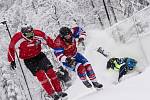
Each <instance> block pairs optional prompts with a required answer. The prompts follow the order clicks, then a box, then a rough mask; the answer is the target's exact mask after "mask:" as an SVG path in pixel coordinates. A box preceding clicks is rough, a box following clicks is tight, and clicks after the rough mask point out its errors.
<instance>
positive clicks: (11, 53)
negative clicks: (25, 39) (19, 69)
mask: <svg viewBox="0 0 150 100" xmlns="http://www.w3.org/2000/svg"><path fill="white" fill-rule="evenodd" d="M20 39H21V33H20V32H18V33H16V34H15V35H14V36H13V37H12V38H11V41H10V44H9V48H8V61H9V62H12V61H15V45H16V43H17V42H18V41H19V40H20Z"/></svg>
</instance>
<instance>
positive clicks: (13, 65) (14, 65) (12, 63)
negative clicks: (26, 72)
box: [10, 61, 16, 70]
mask: <svg viewBox="0 0 150 100" xmlns="http://www.w3.org/2000/svg"><path fill="white" fill-rule="evenodd" d="M10 67H11V69H13V70H15V68H16V63H15V61H12V62H11V64H10Z"/></svg>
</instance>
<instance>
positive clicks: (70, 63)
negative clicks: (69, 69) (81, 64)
mask: <svg viewBox="0 0 150 100" xmlns="http://www.w3.org/2000/svg"><path fill="white" fill-rule="evenodd" d="M66 62H67V63H68V64H69V65H70V66H75V65H76V61H75V59H73V58H71V57H68V58H66Z"/></svg>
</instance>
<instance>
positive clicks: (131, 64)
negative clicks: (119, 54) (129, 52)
mask: <svg viewBox="0 0 150 100" xmlns="http://www.w3.org/2000/svg"><path fill="white" fill-rule="evenodd" d="M126 64H127V66H128V69H129V70H132V69H133V68H134V67H135V66H136V64H137V61H136V60H134V59H132V58H127V60H126Z"/></svg>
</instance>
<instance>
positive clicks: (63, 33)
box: [59, 27, 72, 38]
mask: <svg viewBox="0 0 150 100" xmlns="http://www.w3.org/2000/svg"><path fill="white" fill-rule="evenodd" d="M59 33H60V36H61V37H62V38H64V37H65V36H66V35H68V34H70V33H72V32H71V29H69V28H68V27H62V28H60V30H59Z"/></svg>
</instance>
